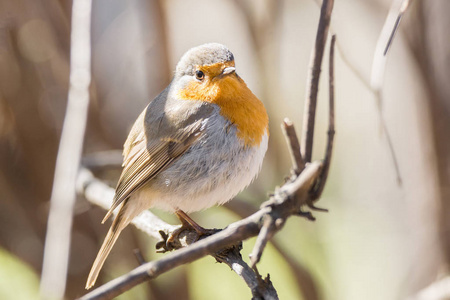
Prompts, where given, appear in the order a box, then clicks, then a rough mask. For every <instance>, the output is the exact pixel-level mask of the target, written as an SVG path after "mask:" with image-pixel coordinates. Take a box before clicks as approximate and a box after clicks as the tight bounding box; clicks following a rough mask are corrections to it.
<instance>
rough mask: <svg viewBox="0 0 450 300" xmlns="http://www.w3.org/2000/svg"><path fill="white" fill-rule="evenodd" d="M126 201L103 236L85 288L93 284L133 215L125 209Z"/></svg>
mask: <svg viewBox="0 0 450 300" xmlns="http://www.w3.org/2000/svg"><path fill="white" fill-rule="evenodd" d="M127 202H128V201H125V202H124V203H123V205H122V206H121V208H120V210H119V213H118V214H117V216H116V218H115V219H114V221H113V223H112V225H111V228H110V229H109V231H108V234H107V235H106V237H105V240H104V242H103V244H102V247H101V248H100V251H99V252H98V254H97V257H96V259H95V261H94V264H93V265H92V268H91V272H90V273H89V276H88V279H87V282H86V289H87V290H88V289H90V288H91V287H92V286H93V285H94V284H95V281H96V280H97V277H98V274H99V273H100V270H101V269H102V267H103V264H104V262H105V260H106V258H107V257H108V254H109V252H111V249H112V247H113V246H114V244H115V242H116V241H117V238H118V237H119V235H120V232H122V230H123V229H124V228H125V227H126V226H127V225H128V223H130V221H131V220H132V218H133V217H134V216H133V215H130V212H129V211H127ZM131 213H132V212H131Z"/></svg>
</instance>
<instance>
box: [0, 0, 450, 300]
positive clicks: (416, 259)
mask: <svg viewBox="0 0 450 300" xmlns="http://www.w3.org/2000/svg"><path fill="white" fill-rule="evenodd" d="M391 4H392V1H390V0H389V1H388V0H371V1H358V0H339V1H336V3H335V6H334V12H333V15H332V28H331V30H332V31H333V32H334V33H336V34H337V39H338V50H337V52H336V56H335V60H336V76H335V86H336V137H335V149H334V153H333V160H332V165H331V170H330V174H329V180H328V183H327V186H326V187H325V192H324V195H323V197H322V199H321V200H320V202H319V203H318V206H321V207H326V208H328V209H329V210H330V212H329V213H315V216H316V218H317V220H316V221H315V222H310V221H307V220H305V219H301V218H291V219H289V221H288V222H287V224H286V226H285V228H284V229H283V231H282V232H280V233H279V234H277V235H276V236H275V238H274V241H275V244H273V245H269V247H268V249H267V250H266V252H264V255H263V258H262V262H261V264H260V266H259V271H260V272H261V274H262V275H266V274H267V273H270V278H271V280H272V282H273V284H274V286H275V288H276V289H277V291H278V293H279V296H280V299H340V300H344V299H345V300H352V299H374V300H375V299H407V298H409V297H412V298H413V297H415V295H417V293H418V292H419V291H420V290H422V289H423V288H425V287H426V286H428V285H430V284H431V283H433V282H435V281H437V280H439V279H441V278H443V277H445V276H446V275H447V274H448V263H449V262H450V238H449V229H450V218H448V217H447V216H449V215H450V137H449V132H450V85H449V84H448V78H450V55H449V54H450V35H449V34H448V28H450V20H449V18H448V13H449V12H450V2H449V1H446V0H435V1H415V2H414V3H413V4H412V5H411V7H410V8H409V10H408V11H407V13H406V15H405V18H404V20H403V22H402V24H401V28H400V31H399V32H398V34H397V35H396V38H395V41H394V43H393V46H392V49H391V50H390V54H389V59H388V62H387V66H386V70H385V80H384V84H383V89H382V96H383V101H382V103H379V102H377V97H376V94H375V93H374V91H373V90H372V89H371V88H370V87H369V85H368V82H369V81H370V74H371V66H372V60H373V55H374V51H375V47H376V43H377V40H378V37H379V35H380V31H381V29H382V27H383V24H384V21H385V19H386V16H387V13H388V11H389V7H390V6H391ZM71 5H72V3H71V1H67V0H59V1H58V0H47V1H41V0H0V205H1V209H0V266H1V267H0V298H1V299H34V298H37V295H38V288H39V280H40V279H39V277H40V272H41V266H42V257H43V244H44V238H45V230H46V222H47V216H48V209H49V198H50V192H51V186H52V180H53V170H54V164H55V159H56V153H57V147H58V142H59V135H60V133H61V127H62V122H63V119H64V113H65V105H66V101H67V93H68V78H69V55H70V11H71ZM93 5H94V7H93V14H92V68H93V81H92V85H91V104H90V114H89V123H88V127H87V132H86V138H85V146H84V153H85V155H86V156H89V155H92V154H95V153H97V152H99V151H106V150H115V149H121V148H122V145H123V142H124V141H125V138H126V136H127V134H128V131H129V129H130V127H131V125H132V123H133V122H134V120H135V119H136V117H137V116H138V114H139V113H140V111H141V110H142V109H143V108H144V107H145V106H146V104H147V103H148V102H149V100H151V99H152V98H153V97H155V96H156V95H157V94H158V93H159V92H160V91H161V90H162V89H163V88H164V87H165V86H166V85H167V84H168V83H169V82H170V80H171V77H172V74H173V70H174V68H175V65H176V63H177V61H178V59H179V58H180V57H181V55H182V54H183V53H184V52H185V51H186V50H188V49H189V48H191V47H193V46H197V45H200V44H202V43H206V42H220V43H223V44H225V45H227V46H228V47H229V48H230V49H231V51H232V52H233V53H234V55H235V59H236V67H237V72H238V73H239V75H240V76H241V77H242V78H243V79H244V80H245V81H246V82H247V84H248V86H249V87H250V88H251V89H252V90H253V91H254V93H255V94H256V95H257V96H258V97H259V98H260V99H261V100H262V101H263V102H264V104H265V106H266V108H267V110H268V112H269V117H270V134H271V136H270V137H271V140H270V145H269V151H268V153H267V156H266V159H265V162H264V166H263V169H262V173H261V175H260V176H259V178H258V179H257V180H256V181H255V183H254V184H252V185H251V187H250V188H248V189H247V190H246V191H245V192H244V193H242V194H241V195H240V196H239V198H240V199H242V200H245V201H246V202H247V203H250V204H252V205H253V206H254V210H256V209H257V207H258V206H259V205H260V204H261V203H262V202H263V201H264V200H265V199H266V198H267V194H268V193H269V192H270V191H272V190H273V189H274V188H275V187H276V186H277V185H280V184H282V183H283V179H284V177H285V176H286V175H288V174H289V169H290V161H289V155H288V152H287V148H286V145H285V142H284V138H283V136H282V135H281V130H280V123H281V120H282V119H283V118H285V117H289V118H291V119H292V120H293V121H294V123H295V124H296V126H297V131H298V132H301V127H302V113H303V101H304V95H305V88H306V75H307V70H308V63H309V57H310V53H311V49H312V45H313V43H314V38H315V34H316V30H317V23H318V19H319V13H320V8H319V6H318V5H317V3H316V2H314V1H313V0H283V1H276V0H265V1H259V0H242V1H239V0H235V1H233V0H221V1H207V0H198V1H193V0H169V1H162V0H129V1H123V0H95V1H93ZM326 67H327V63H326V60H325V63H324V65H323V70H324V72H323V78H322V80H321V86H320V92H319V104H318V105H319V106H318V109H319V110H318V115H317V117H316V120H317V121H316V123H317V125H316V135H315V145H314V146H315V147H314V159H321V158H322V156H323V153H324V147H325V141H326V130H327V124H328V120H327V117H326V116H327V111H328V109H327V99H328V98H327V97H328V87H327V84H326V83H327V80H328V78H327V72H325V70H327V69H326ZM380 108H381V111H382V113H383V118H384V119H385V121H386V126H387V128H388V131H389V134H390V137H391V139H392V144H393V148H394V152H395V154H396V159H397V162H398V165H399V170H400V175H401V179H402V183H401V184H399V182H398V181H397V174H396V171H395V167H394V163H393V158H392V155H391V152H390V150H389V146H388V142H387V135H386V131H384V130H383V129H382V126H381V118H380V114H379V109H380ZM119 172H120V169H118V168H109V169H107V170H96V175H97V176H99V177H100V178H103V179H104V180H105V181H106V182H108V183H109V184H110V185H111V186H115V184H116V181H117V179H118V176H119ZM231 204H233V202H231ZM154 212H155V213H157V214H158V215H159V216H160V217H161V218H163V219H164V220H166V221H168V222H171V223H173V224H176V223H177V220H176V218H174V217H173V216H171V215H168V214H165V213H162V212H158V211H154ZM104 213H105V211H104V210H102V209H100V208H97V207H94V206H92V205H90V204H89V203H88V202H87V201H86V200H84V199H82V198H80V199H78V200H77V203H76V207H75V215H74V224H73V232H72V245H71V253H70V265H69V277H68V284H67V291H66V297H67V299H73V298H75V297H77V296H81V295H83V294H84V293H85V290H84V284H85V281H86V278H87V275H88V272H89V269H90V267H91V264H92V262H93V260H94V258H95V255H96V253H97V251H98V249H99V247H100V243H101V242H102V240H103V238H104V236H105V234H106V231H107V229H108V227H109V224H107V225H101V224H100V221H101V219H102V218H103V216H104ZM193 218H194V219H195V220H197V221H198V222H199V223H200V224H202V225H203V226H205V227H217V228H223V227H225V226H227V225H228V224H229V223H231V222H233V221H236V220H238V219H240V218H241V216H239V215H238V214H237V213H236V210H235V209H234V207H233V205H230V206H229V207H215V208H211V209H208V210H207V211H204V212H200V213H196V214H193ZM155 242H156V241H154V240H152V239H150V238H148V237H147V236H145V235H144V234H142V233H141V232H139V231H138V230H136V229H135V228H131V226H130V227H129V228H127V229H126V230H125V231H124V232H123V233H122V235H121V237H120V239H119V240H118V242H117V244H116V246H115V247H114V249H113V251H112V253H111V255H110V256H109V258H108V260H107V261H106V264H105V266H104V268H103V270H102V272H101V275H100V276H101V277H100V279H99V283H104V282H106V281H108V280H111V279H112V278H115V277H117V276H119V275H121V274H124V273H126V272H128V271H130V270H131V269H132V268H135V267H136V266H137V265H138V262H137V260H136V258H135V257H134V254H133V251H132V250H133V249H135V248H139V249H140V250H141V251H142V253H143V254H144V256H145V258H146V259H147V260H154V259H157V258H158V257H161V255H163V254H156V253H155V251H154V248H155ZM253 243H254V239H251V240H249V241H246V242H245V243H244V250H243V251H242V253H243V256H244V257H245V258H246V257H248V253H249V252H250V251H251V249H252V246H253ZM250 297H251V294H250V291H249V289H248V288H247V287H246V286H245V284H244V282H243V281H242V280H241V279H239V278H238V277H237V276H236V275H235V274H234V273H233V272H232V271H230V270H229V269H228V267H226V266H224V265H220V264H217V263H215V261H214V259H213V258H211V257H206V258H203V259H201V260H199V261H197V262H194V263H192V264H190V265H186V266H183V267H180V268H178V269H175V270H173V271H171V272H169V273H166V274H164V275H162V276H161V277H159V278H157V279H156V280H153V281H150V282H148V283H144V284H142V285H140V286H139V287H136V288H134V289H132V290H131V291H129V292H127V293H126V294H124V295H122V296H121V297H119V299H168V300H171V299H249V298H250ZM433 299H438V298H433ZM439 299H449V298H439Z"/></svg>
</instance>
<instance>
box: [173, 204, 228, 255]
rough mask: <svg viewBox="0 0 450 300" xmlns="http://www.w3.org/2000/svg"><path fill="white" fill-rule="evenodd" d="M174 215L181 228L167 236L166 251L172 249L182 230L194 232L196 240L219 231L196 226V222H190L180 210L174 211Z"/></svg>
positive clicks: (190, 219)
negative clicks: (178, 220)
mask: <svg viewBox="0 0 450 300" xmlns="http://www.w3.org/2000/svg"><path fill="white" fill-rule="evenodd" d="M175 215H176V216H177V217H178V219H180V222H181V227H180V228H178V229H176V230H175V231H173V232H172V233H170V234H169V236H168V237H167V239H166V247H167V249H170V250H171V249H173V244H174V241H175V239H176V238H177V237H178V236H179V234H180V233H181V232H183V231H184V230H189V229H193V230H195V232H196V233H197V235H198V237H197V240H198V239H200V238H201V237H204V236H208V235H211V234H214V233H216V232H217V231H219V230H217V229H205V228H203V227H202V226H200V225H198V224H197V222H195V221H194V220H192V218H191V217H189V216H188V215H187V214H186V213H185V212H184V211H182V210H180V209H177V210H176V211H175Z"/></svg>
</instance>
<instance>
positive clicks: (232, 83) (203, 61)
mask: <svg viewBox="0 0 450 300" xmlns="http://www.w3.org/2000/svg"><path fill="white" fill-rule="evenodd" d="M174 83H175V89H176V95H175V96H176V97H177V98H178V99H181V100H192V101H204V102H208V103H212V104H215V105H217V106H218V107H219V108H220V112H221V115H222V116H223V117H225V118H226V119H228V120H229V121H230V122H231V123H233V124H235V125H236V127H237V130H238V132H237V135H238V137H240V138H242V139H243V141H244V142H245V144H247V145H250V146H253V145H259V144H260V142H261V140H262V137H263V135H264V134H265V133H266V132H267V131H268V116H267V113H266V110H265V108H264V105H263V104H262V103H261V101H260V100H259V99H258V98H257V97H256V96H255V95H254V94H253V93H252V92H251V91H250V89H249V88H248V87H247V85H246V84H245V82H244V81H243V80H242V79H241V78H240V77H239V76H238V75H237V73H236V68H235V63H234V55H233V53H231V51H230V50H228V48H227V47H225V46H223V45H221V44H217V43H210V44H204V45H201V46H198V47H195V48H192V49H190V50H189V51H187V52H186V53H185V54H184V55H183V57H182V58H181V59H180V61H179V63H178V65H177V68H176V71H175V77H174Z"/></svg>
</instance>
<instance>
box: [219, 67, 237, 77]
mask: <svg viewBox="0 0 450 300" xmlns="http://www.w3.org/2000/svg"><path fill="white" fill-rule="evenodd" d="M234 71H236V68H235V67H226V68H225V69H223V71H222V75H227V74H231V73H233V72H234Z"/></svg>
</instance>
